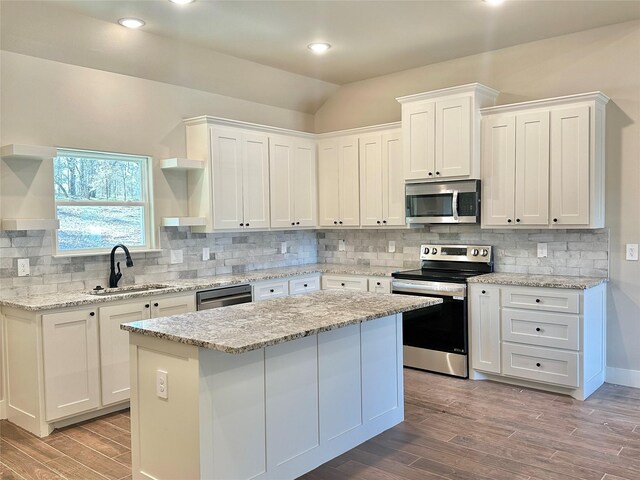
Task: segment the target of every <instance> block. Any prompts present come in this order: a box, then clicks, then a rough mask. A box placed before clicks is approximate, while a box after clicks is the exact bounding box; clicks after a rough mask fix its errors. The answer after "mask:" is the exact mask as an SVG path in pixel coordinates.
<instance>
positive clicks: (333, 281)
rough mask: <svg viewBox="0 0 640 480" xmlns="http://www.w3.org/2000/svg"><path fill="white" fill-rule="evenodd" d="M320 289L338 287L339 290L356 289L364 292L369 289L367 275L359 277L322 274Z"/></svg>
mask: <svg viewBox="0 0 640 480" xmlns="http://www.w3.org/2000/svg"><path fill="white" fill-rule="evenodd" d="M322 289H323V290H330V289H340V290H356V291H359V292H366V291H368V290H369V282H368V281H367V277H359V276H355V275H323V276H322Z"/></svg>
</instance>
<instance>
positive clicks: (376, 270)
mask: <svg viewBox="0 0 640 480" xmlns="http://www.w3.org/2000/svg"><path fill="white" fill-rule="evenodd" d="M398 270H399V269H398V268H388V267H368V266H362V265H334V264H324V263H320V264H319V263H310V264H305V265H295V266H291V267H282V268H271V269H265V270H252V271H249V272H246V273H239V274H229V275H215V276H211V277H203V278H194V279H188V280H168V281H166V282H158V285H163V286H166V288H161V289H157V290H151V291H144V292H139V291H138V292H128V291H127V290H126V288H136V285H128V286H126V287H125V289H123V290H122V293H119V294H117V295H92V294H90V293H88V292H87V291H77V292H64V293H52V294H47V295H31V296H25V297H7V298H0V306H5V307H14V308H20V309H22V310H29V311H39V310H49V309H53V308H66V307H76V306H81V305H93V304H96V303H105V302H115V301H119V300H128V299H131V298H140V297H147V296H149V295H161V294H167V293H178V292H188V291H193V290H202V289H206V288H217V287H228V286H231V285H238V284H243V283H254V282H259V281H263V280H275V279H278V278H287V277H293V276H299V275H310V274H314V273H332V274H342V275H367V276H386V277H389V276H391V274H392V273H393V272H396V271H398Z"/></svg>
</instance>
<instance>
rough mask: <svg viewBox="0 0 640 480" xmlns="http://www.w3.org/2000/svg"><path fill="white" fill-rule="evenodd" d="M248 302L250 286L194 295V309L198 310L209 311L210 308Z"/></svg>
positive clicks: (222, 288) (221, 288) (223, 288)
mask: <svg viewBox="0 0 640 480" xmlns="http://www.w3.org/2000/svg"><path fill="white" fill-rule="evenodd" d="M249 302H251V285H234V286H233V287H220V288H212V289H211V290H201V291H199V292H197V293H196V308H197V309H198V310H209V309H211V308H220V307H227V306H229V305H237V304H239V303H249Z"/></svg>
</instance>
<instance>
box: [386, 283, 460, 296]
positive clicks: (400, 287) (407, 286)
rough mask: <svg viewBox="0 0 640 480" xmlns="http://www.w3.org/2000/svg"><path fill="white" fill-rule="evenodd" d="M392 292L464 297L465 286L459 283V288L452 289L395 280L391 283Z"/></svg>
mask: <svg viewBox="0 0 640 480" xmlns="http://www.w3.org/2000/svg"><path fill="white" fill-rule="evenodd" d="M392 289H393V293H418V294H421V295H440V296H443V297H462V298H464V297H466V295H467V287H466V285H461V286H460V287H459V288H454V289H442V290H441V289H438V288H430V287H427V286H424V285H416V284H413V283H405V282H397V281H394V282H393V284H392Z"/></svg>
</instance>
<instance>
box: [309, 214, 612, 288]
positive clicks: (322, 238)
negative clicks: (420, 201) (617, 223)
mask: <svg viewBox="0 0 640 480" xmlns="http://www.w3.org/2000/svg"><path fill="white" fill-rule="evenodd" d="M339 240H344V241H345V250H344V251H339V245H338V241H339ZM389 241H393V242H395V252H394V253H389V251H388V250H389V248H388V247H389ZM538 242H542V243H546V244H547V248H548V253H547V255H548V256H547V257H546V258H537V243H538ZM428 243H433V244H436V245H437V244H442V245H446V244H478V245H491V246H493V247H494V250H493V256H494V264H495V270H496V271H497V272H510V273H530V274H544V275H570V276H579V275H580V276H598V277H602V276H608V273H609V254H608V252H609V230H608V229H601V230H553V231H550V230H517V231H513V230H509V231H505V230H485V229H482V230H481V229H480V227H479V226H478V225H450V226H449V225H445V226H439V225H438V226H431V227H426V228H416V229H410V230H407V229H398V230H385V231H382V230H329V231H321V232H318V262H321V263H343V264H345V263H346V264H359V265H370V266H387V267H398V268H405V269H407V268H408V269H411V268H419V267H420V260H419V258H418V257H419V254H420V245H422V244H428Z"/></svg>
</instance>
